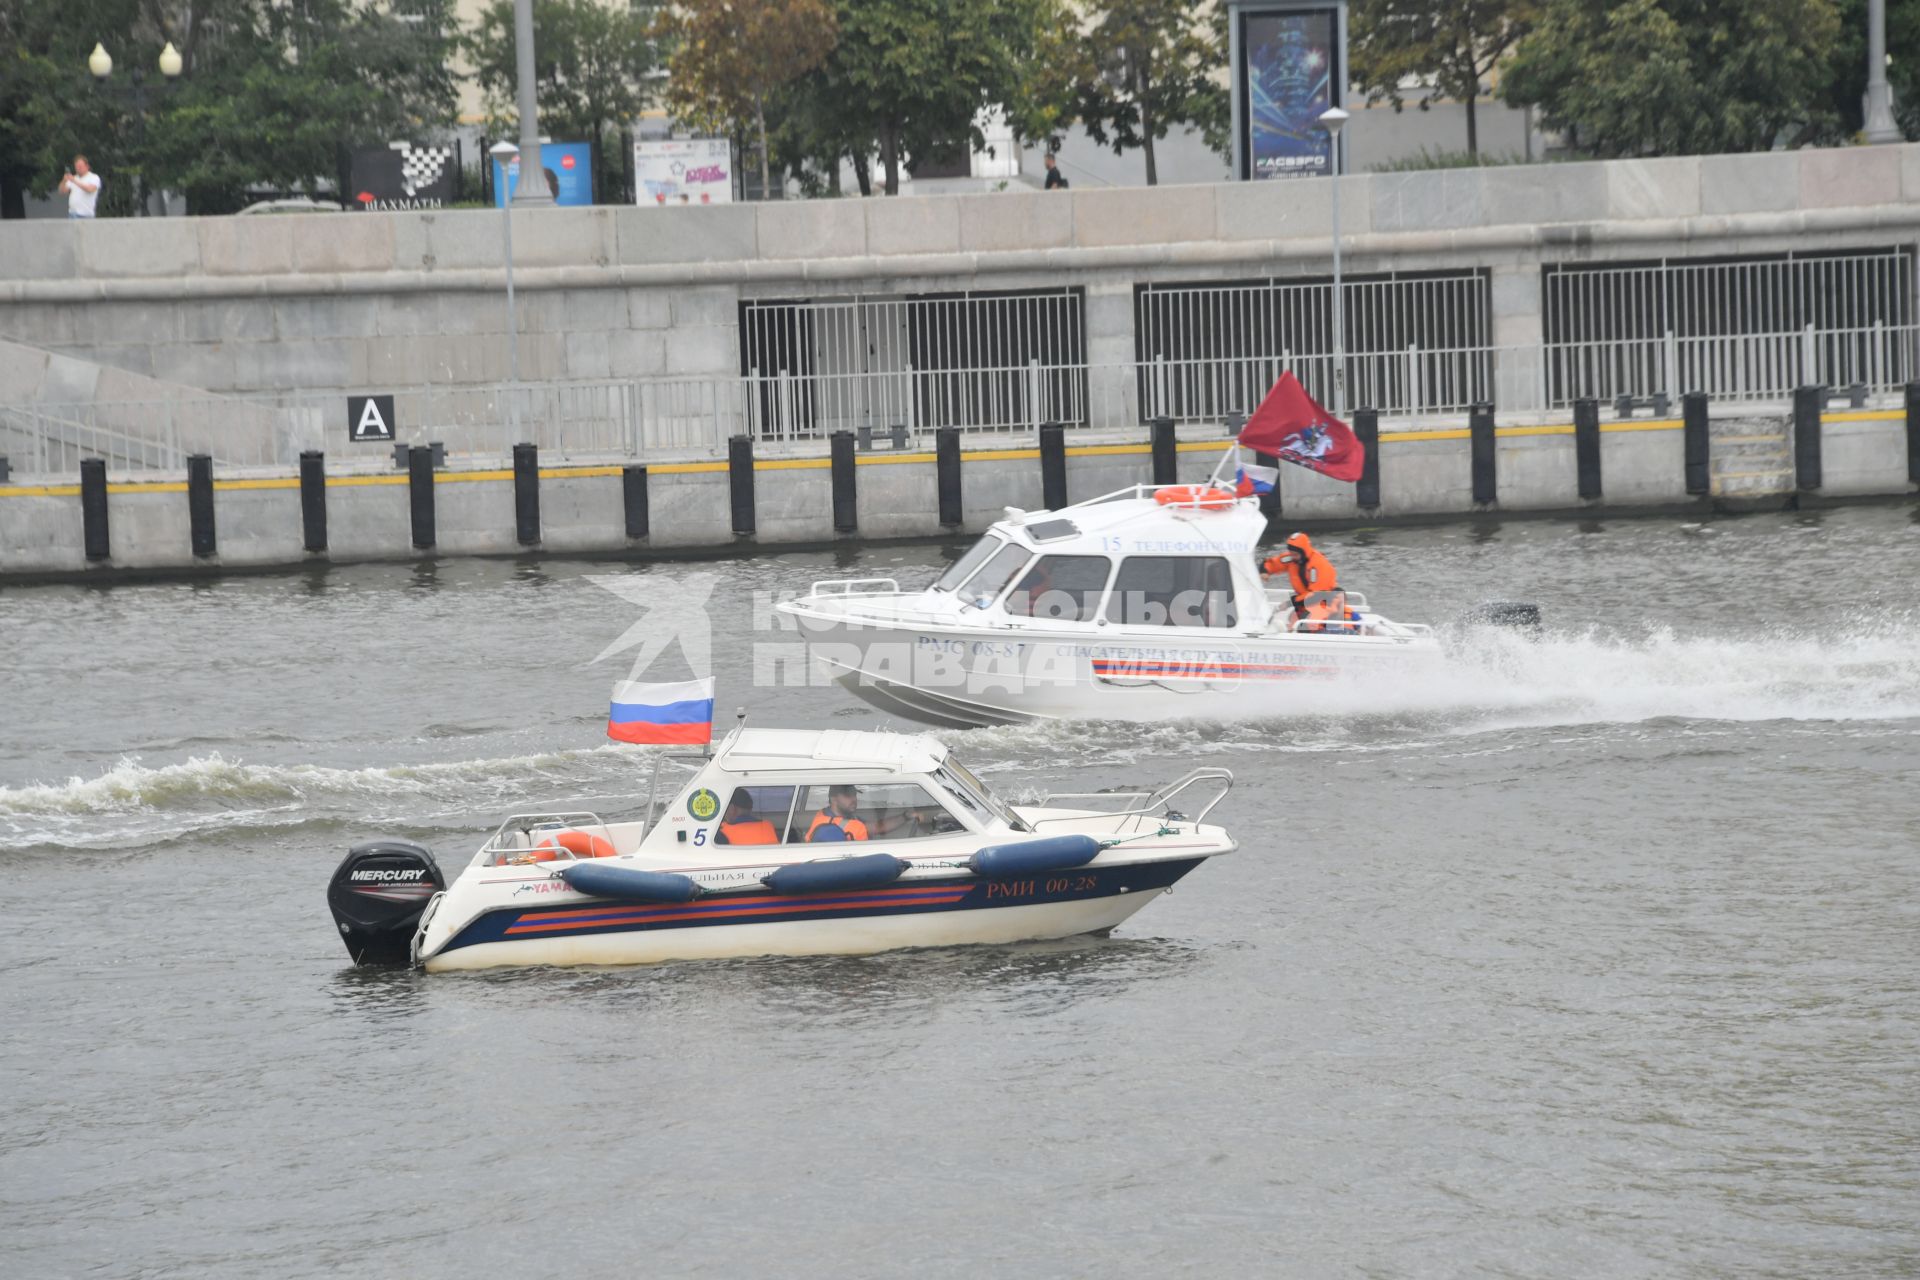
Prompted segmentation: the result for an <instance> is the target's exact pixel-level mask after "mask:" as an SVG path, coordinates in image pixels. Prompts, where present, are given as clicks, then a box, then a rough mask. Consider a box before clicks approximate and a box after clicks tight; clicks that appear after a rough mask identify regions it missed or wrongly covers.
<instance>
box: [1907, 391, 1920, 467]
mask: <svg viewBox="0 0 1920 1280" xmlns="http://www.w3.org/2000/svg"><path fill="white" fill-rule="evenodd" d="M1907 480H1908V481H1909V482H1910V483H1912V484H1920V382H1909V383H1908V384H1907Z"/></svg>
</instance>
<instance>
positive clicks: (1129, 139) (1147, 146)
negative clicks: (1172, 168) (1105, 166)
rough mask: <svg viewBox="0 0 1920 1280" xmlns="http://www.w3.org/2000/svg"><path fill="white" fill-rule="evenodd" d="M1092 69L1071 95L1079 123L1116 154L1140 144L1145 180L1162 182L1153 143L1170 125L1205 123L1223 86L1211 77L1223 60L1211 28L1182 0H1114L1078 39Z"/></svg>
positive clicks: (1102, 9) (1162, 136)
mask: <svg viewBox="0 0 1920 1280" xmlns="http://www.w3.org/2000/svg"><path fill="white" fill-rule="evenodd" d="M1084 47H1085V63H1086V65H1087V67H1088V69H1089V70H1090V71H1091V73H1092V74H1090V75H1087V76H1086V77H1085V78H1084V79H1083V80H1082V81H1081V82H1080V88H1079V93H1078V95H1077V102H1078V111H1079V116H1080V122H1081V123H1082V124H1083V125H1085V126H1086V130H1087V133H1088V135H1089V136H1090V137H1092V138H1093V140H1094V141H1095V142H1097V143H1100V144H1102V145H1103V146H1104V145H1107V144H1111V145H1112V147H1113V150H1114V152H1115V154H1121V153H1124V152H1127V151H1132V150H1138V151H1140V152H1142V153H1143V155H1144V157H1145V159H1146V166H1147V185H1148V186H1153V185H1155V184H1157V183H1158V182H1159V181H1160V174H1159V168H1158V165H1157V163H1156V162H1155V158H1154V153H1153V144H1154V143H1155V142H1156V141H1157V140H1159V139H1161V138H1164V137H1166V136H1167V131H1168V130H1169V129H1170V128H1172V127H1173V126H1174V125H1176V124H1192V123H1196V122H1202V123H1203V122H1204V121H1205V120H1206V119H1207V118H1208V117H1209V115H1210V114H1211V113H1212V106H1213V104H1212V102H1211V99H1213V98H1214V97H1216V96H1224V91H1223V90H1222V89H1221V88H1220V86H1218V85H1217V84H1216V83H1215V82H1214V78H1213V71H1214V68H1215V67H1216V66H1217V65H1218V64H1219V63H1220V62H1221V61H1223V60H1224V59H1223V57H1222V51H1221V50H1220V49H1219V48H1217V47H1216V45H1215V40H1214V38H1213V35H1212V32H1211V30H1210V29H1209V28H1208V27H1207V26H1206V25H1203V23H1202V20H1201V18H1200V17H1199V15H1198V14H1197V12H1196V10H1195V7H1194V6H1193V5H1191V4H1189V3H1186V0H1112V3H1109V4H1107V5H1104V6H1102V7H1101V8H1100V9H1099V10H1098V11H1097V15H1096V16H1095V17H1094V20H1093V23H1092V25H1091V26H1090V27H1089V28H1088V29H1087V32H1086V35H1085V37H1084Z"/></svg>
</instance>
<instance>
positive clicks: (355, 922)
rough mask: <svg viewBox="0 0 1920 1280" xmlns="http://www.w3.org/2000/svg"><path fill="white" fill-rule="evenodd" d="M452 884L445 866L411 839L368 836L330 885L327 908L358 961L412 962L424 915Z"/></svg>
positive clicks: (348, 947)
mask: <svg viewBox="0 0 1920 1280" xmlns="http://www.w3.org/2000/svg"><path fill="white" fill-rule="evenodd" d="M446 887H447V882H446V880H445V879H443V878H442V877H441V875H440V864H439V863H437V862H435V861H434V860H433V855H432V854H431V853H429V852H427V850H426V849H425V848H424V847H423V846H421V845H417V844H414V843H413V842H412V841H411V840H369V841H367V842H366V843H364V844H356V845H354V846H353V848H351V849H349V850H348V851H347V860H346V861H345V862H342V863H341V864H340V869H339V870H338V871H335V872H334V873H333V880H332V882H331V883H329V884H328V885H327V906H328V907H330V908H332V910H333V922H334V923H335V924H336V925H338V926H340V938H341V941H343V942H345V943H346V944H347V954H348V955H350V956H352V957H353V962H354V963H355V964H377V965H404V964H409V963H411V962H412V960H413V935H414V931H415V930H417V929H418V928H419V927H420V913H421V912H423V911H425V910H426V909H427V903H428V902H430V901H432V899H433V895H434V894H436V893H438V892H440V891H441V890H442V889H444V888H446Z"/></svg>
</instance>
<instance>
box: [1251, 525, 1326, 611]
mask: <svg viewBox="0 0 1920 1280" xmlns="http://www.w3.org/2000/svg"><path fill="white" fill-rule="evenodd" d="M1290 545H1291V546H1292V548H1293V550H1294V551H1296V552H1298V553H1299V554H1298V557H1297V558H1296V557H1294V556H1290V555H1288V554H1287V553H1286V552H1282V553H1281V554H1279V555H1277V556H1270V557H1268V559H1267V562H1266V563H1265V564H1263V565H1261V566H1260V570H1261V572H1262V573H1267V574H1274V573H1278V572H1280V570H1282V569H1285V570H1286V571H1287V579H1288V582H1289V583H1290V584H1291V585H1292V587H1293V599H1294V603H1295V604H1296V605H1298V604H1299V602H1300V601H1302V600H1304V599H1306V598H1307V597H1308V596H1309V595H1312V594H1313V593H1314V592H1316V591H1332V590H1333V589H1334V588H1335V587H1337V586H1339V585H1340V575H1339V574H1338V573H1336V572H1334V568H1333V561H1331V560H1329V559H1327V558H1326V557H1325V556H1323V555H1321V554H1320V553H1319V551H1317V550H1315V549H1314V545H1313V544H1312V543H1311V542H1308V541H1307V540H1306V539H1305V538H1302V539H1300V541H1299V542H1297V543H1291V544H1290Z"/></svg>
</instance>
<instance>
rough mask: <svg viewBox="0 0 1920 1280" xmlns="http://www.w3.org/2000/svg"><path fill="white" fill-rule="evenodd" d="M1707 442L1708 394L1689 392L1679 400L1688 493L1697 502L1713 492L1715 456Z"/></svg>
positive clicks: (1681, 444)
mask: <svg viewBox="0 0 1920 1280" xmlns="http://www.w3.org/2000/svg"><path fill="white" fill-rule="evenodd" d="M1707 441H1708V436H1707V393H1706V392H1704V391H1689V392H1687V394H1685V395H1684V396H1681V397H1680V448H1681V456H1682V457H1683V458H1684V459H1685V460H1686V469H1687V493H1688V494H1689V495H1690V496H1692V497H1696V498H1697V497H1699V496H1700V495H1702V494H1705V493H1710V492H1712V490H1713V467H1712V461H1711V459H1712V454H1711V452H1710V446H1709V445H1708V443H1707Z"/></svg>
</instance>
